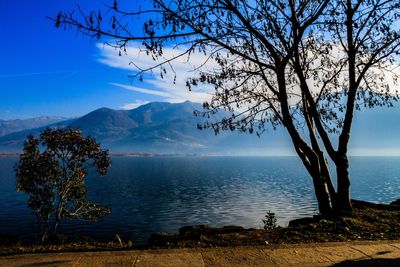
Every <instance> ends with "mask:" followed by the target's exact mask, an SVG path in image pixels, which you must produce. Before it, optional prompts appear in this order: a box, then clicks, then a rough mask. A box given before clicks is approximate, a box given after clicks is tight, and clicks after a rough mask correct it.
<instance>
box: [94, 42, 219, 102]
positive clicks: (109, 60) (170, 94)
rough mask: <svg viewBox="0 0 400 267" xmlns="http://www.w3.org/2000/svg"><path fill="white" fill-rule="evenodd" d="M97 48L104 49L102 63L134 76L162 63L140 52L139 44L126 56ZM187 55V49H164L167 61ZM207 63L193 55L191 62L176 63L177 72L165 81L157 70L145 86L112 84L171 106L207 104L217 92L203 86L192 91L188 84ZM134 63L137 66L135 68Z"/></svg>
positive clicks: (167, 74) (174, 71)
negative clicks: (199, 68)
mask: <svg viewBox="0 0 400 267" xmlns="http://www.w3.org/2000/svg"><path fill="white" fill-rule="evenodd" d="M97 47H98V48H99V49H100V58H99V59H98V60H99V62H101V63H103V64H105V65H107V66H110V67H113V68H118V69H123V70H128V71H130V72H131V73H133V74H134V73H137V72H138V71H139V69H138V68H137V67H140V68H141V69H147V68H150V67H152V66H154V65H155V64H157V63H159V62H157V61H154V60H153V59H152V58H151V57H149V56H147V55H146V53H145V52H144V51H142V50H140V49H139V48H138V47H139V44H132V45H131V46H130V47H127V51H126V54H122V55H121V56H120V55H119V51H118V50H116V49H114V48H113V47H110V46H104V45H101V44H98V45H97ZM182 52H184V50H183V49H179V48H178V49H172V48H165V49H164V60H165V59H169V58H172V57H174V56H176V55H178V54H179V53H182ZM205 60H206V58H205V56H204V55H200V53H198V54H192V55H191V56H190V61H188V58H187V57H185V56H184V57H182V58H179V59H177V60H175V61H174V62H173V64H172V66H173V71H172V70H169V71H168V72H167V73H166V74H165V73H164V74H163V76H164V78H161V76H160V75H158V73H156V72H158V69H155V70H154V72H153V73H152V75H148V76H147V78H145V80H144V82H143V83H142V84H143V87H142V86H137V84H136V86H131V85H126V84H121V83H113V82H112V83H111V84H112V85H114V86H116V87H118V88H122V89H125V90H130V91H134V92H137V93H142V94H147V95H152V96H157V97H159V98H161V99H162V100H164V101H168V102H183V101H186V100H190V101H193V102H204V101H206V100H209V99H210V98H211V96H212V93H213V90H212V88H211V87H210V86H206V85H202V86H198V87H196V88H193V90H192V91H189V90H188V88H187V87H186V80H187V79H188V78H189V77H192V76H193V75H194V74H195V72H196V71H197V69H196V68H197V67H200V66H202V64H203V63H204V61H205ZM132 62H133V63H134V64H132ZM212 67H213V66H212V65H211V64H208V65H205V66H202V68H203V70H204V69H205V68H212ZM175 74H176V80H175V83H174V82H173V81H174V75H175Z"/></svg>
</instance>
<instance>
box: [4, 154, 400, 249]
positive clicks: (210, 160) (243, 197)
mask: <svg viewBox="0 0 400 267" xmlns="http://www.w3.org/2000/svg"><path fill="white" fill-rule="evenodd" d="M16 160H17V159H16V158H0V185H1V187H0V233H15V234H18V235H19V236H20V237H22V238H23V239H26V240H29V239H32V238H34V232H35V229H36V227H37V226H36V220H35V217H34V216H33V215H32V214H31V212H30V210H29V209H28V208H27V205H26V201H27V196H26V195H25V194H24V193H19V192H16V191H15V177H14V173H13V165H14V163H15V162H16ZM350 172H351V179H352V197H353V198H356V199H363V200H369V201H375V202H390V201H392V200H394V199H396V198H400V158H396V157H393V158H383V157H379V158H371V157H356V158H351V168H350ZM87 187H88V193H89V198H90V199H91V200H93V201H95V202H99V203H102V204H104V205H109V206H111V207H112V215H111V216H108V217H106V218H105V219H104V220H103V221H101V222H99V223H92V224H90V223H85V222H83V221H76V220H75V221H65V222H64V223H63V224H61V229H60V230H61V231H62V232H64V233H72V232H73V233H80V234H87V235H92V236H95V237H97V238H100V239H104V240H107V239H110V238H112V237H113V236H114V234H115V233H118V234H120V235H121V236H123V237H124V238H129V239H132V240H134V241H135V242H138V243H140V242H144V241H145V240H147V238H148V237H149V235H150V234H151V233H154V232H161V231H162V232H177V230H178V229H179V227H181V226H184V225H194V224H210V225H212V226H224V225H242V226H245V227H256V228H261V227H262V222H261V219H262V218H263V216H264V215H265V213H266V211H268V210H271V211H273V212H275V213H276V215H277V218H278V223H279V224H280V225H285V224H287V223H288V221H289V220H291V219H293V218H298V217H302V216H309V215H313V214H315V213H316V212H317V204H316V200H315V197H314V193H313V189H312V183H311V179H310V178H309V177H308V175H307V174H306V172H305V170H304V168H303V166H302V165H301V162H300V161H299V160H298V159H297V158H295V157H280V158H271V157H192V158H183V157H177V158H114V159H113V164H112V167H111V169H110V171H109V173H108V175H107V176H106V177H89V179H88V183H87Z"/></svg>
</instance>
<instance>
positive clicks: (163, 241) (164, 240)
mask: <svg viewBox="0 0 400 267" xmlns="http://www.w3.org/2000/svg"><path fill="white" fill-rule="evenodd" d="M175 240H178V236H177V235H176V234H169V233H163V232H161V233H157V234H152V235H151V236H150V238H149V240H148V241H147V243H148V245H149V246H165V245H168V244H169V243H170V242H171V241H175Z"/></svg>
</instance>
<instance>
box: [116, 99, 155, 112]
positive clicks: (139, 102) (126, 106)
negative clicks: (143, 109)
mask: <svg viewBox="0 0 400 267" xmlns="http://www.w3.org/2000/svg"><path fill="white" fill-rule="evenodd" d="M147 103H149V101H142V100H135V101H134V102H132V103H127V104H123V105H122V106H121V107H120V108H122V109H125V110H130V109H135V108H137V107H140V106H142V105H145V104H147Z"/></svg>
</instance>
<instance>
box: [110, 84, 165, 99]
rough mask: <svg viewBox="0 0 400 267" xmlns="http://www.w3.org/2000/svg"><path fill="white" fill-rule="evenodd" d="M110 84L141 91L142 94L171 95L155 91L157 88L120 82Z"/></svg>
mask: <svg viewBox="0 0 400 267" xmlns="http://www.w3.org/2000/svg"><path fill="white" fill-rule="evenodd" d="M111 84H112V85H114V86H117V87H119V88H122V89H126V90H129V91H135V92H139V93H143V94H148V95H155V96H162V97H167V98H169V97H172V95H170V94H169V93H167V92H162V91H157V90H150V89H145V88H141V87H136V86H131V85H125V84H120V83H111Z"/></svg>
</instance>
